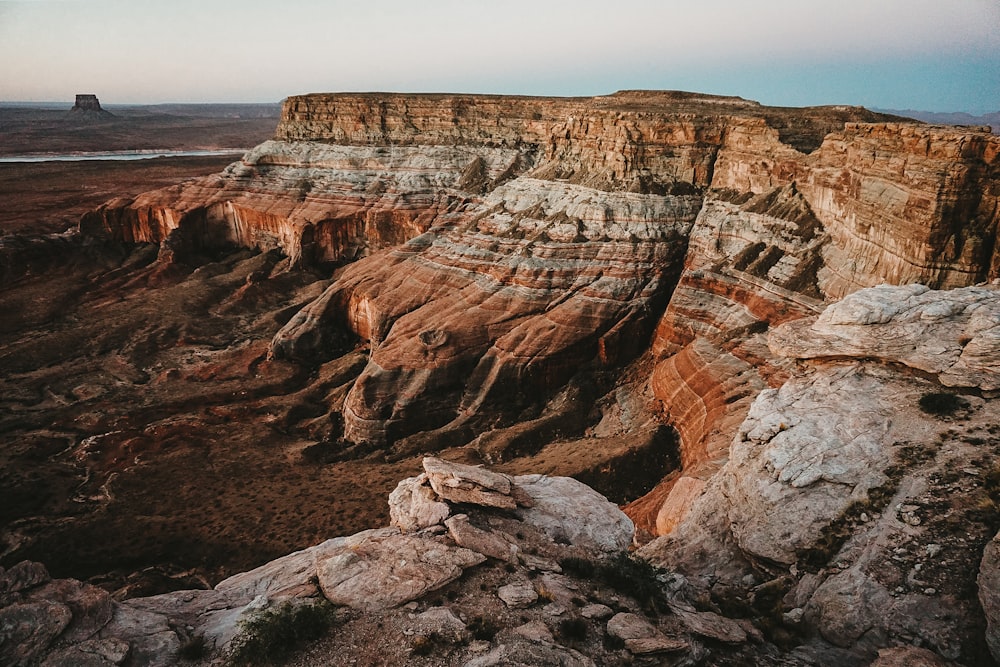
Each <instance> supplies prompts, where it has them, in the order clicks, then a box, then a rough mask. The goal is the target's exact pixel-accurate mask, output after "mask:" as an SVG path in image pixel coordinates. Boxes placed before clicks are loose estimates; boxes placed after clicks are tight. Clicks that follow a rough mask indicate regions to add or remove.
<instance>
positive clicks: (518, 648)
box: [464, 639, 595, 667]
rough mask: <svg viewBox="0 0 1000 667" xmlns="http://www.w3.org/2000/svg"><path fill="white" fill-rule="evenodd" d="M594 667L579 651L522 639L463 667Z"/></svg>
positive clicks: (492, 651)
mask: <svg viewBox="0 0 1000 667" xmlns="http://www.w3.org/2000/svg"><path fill="white" fill-rule="evenodd" d="M540 665H545V666H548V665H552V666H556V665H558V667H595V664H594V661H593V660H591V659H590V658H588V657H587V656H585V655H583V654H582V653H580V652H579V651H576V650H574V649H571V648H565V647H563V646H559V645H555V644H547V643H538V642H533V641H531V640H527V639H522V640H521V641H519V642H509V643H503V644H500V645H499V646H497V647H496V648H494V649H493V650H491V651H490V652H489V653H487V654H486V655H483V656H479V657H477V658H473V659H472V660H469V661H468V662H466V663H465V665H464V667H539V666H540Z"/></svg>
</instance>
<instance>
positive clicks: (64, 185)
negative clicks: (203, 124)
mask: <svg viewBox="0 0 1000 667" xmlns="http://www.w3.org/2000/svg"><path fill="white" fill-rule="evenodd" d="M238 158H239V154H234V155H220V156H208V157H176V158H174V157H169V158H167V157H164V158H151V159H148V160H132V161H127V162H116V161H113V160H108V161H104V160H100V161H93V162H90V161H87V162H35V163H9V164H0V193H3V194H2V196H0V200H2V202H3V211H2V212H0V235H2V234H11V233H12V234H51V233H57V232H62V231H65V230H67V229H69V228H71V227H75V226H76V225H77V223H78V222H79V221H80V216H81V215H83V214H84V213H85V212H87V211H89V210H91V209H93V208H96V207H98V206H100V205H101V204H103V203H104V202H106V201H107V200H109V199H111V198H113V197H118V196H135V195H137V194H139V193H142V192H147V191H149V190H154V189H156V188H162V187H166V186H168V185H174V184H176V183H180V182H181V181H183V180H185V179H188V178H193V177H195V176H205V175H207V174H214V173H216V172H219V171H222V169H224V168H225V166H226V165H227V164H229V163H230V162H233V161H234V160H237V159H238Z"/></svg>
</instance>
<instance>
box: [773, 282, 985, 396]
mask: <svg viewBox="0 0 1000 667" xmlns="http://www.w3.org/2000/svg"><path fill="white" fill-rule="evenodd" d="M998 294H1000V289H998V287H997V286H996V285H984V286H980V287H967V288H963V289H954V290H948V291H946V292H942V291H934V290H929V289H928V288H927V287H925V286H923V285H907V286H905V287H889V286H884V287H873V288H871V289H865V290H861V291H858V292H855V293H854V294H852V295H850V296H848V297H847V298H845V299H844V300H842V301H840V302H838V303H836V304H834V305H832V306H830V307H829V308H827V309H826V310H825V311H823V313H822V314H821V315H820V316H818V317H815V318H807V319H802V320H799V321H797V322H794V323H789V324H788V325H785V326H783V327H780V328H778V329H776V330H775V331H774V332H773V333H772V334H771V338H770V343H771V349H772V350H773V351H774V352H775V353H777V354H780V355H782V356H785V357H795V358H799V359H815V358H821V357H834V356H853V357H861V356H867V357H876V358H878V359H881V360H883V361H885V362H887V363H898V364H904V365H906V366H909V367H910V368H915V369H917V370H920V371H925V372H927V373H933V374H934V375H936V376H937V378H938V381H939V382H940V383H941V384H943V385H944V386H946V387H978V388H981V389H984V390H986V391H993V390H996V389H1000V297H998Z"/></svg>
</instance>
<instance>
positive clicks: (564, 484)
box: [514, 475, 635, 554]
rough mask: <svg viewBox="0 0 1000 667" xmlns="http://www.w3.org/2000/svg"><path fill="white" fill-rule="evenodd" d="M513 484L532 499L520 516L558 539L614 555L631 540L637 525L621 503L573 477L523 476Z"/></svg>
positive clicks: (519, 512) (623, 548)
mask: <svg viewBox="0 0 1000 667" xmlns="http://www.w3.org/2000/svg"><path fill="white" fill-rule="evenodd" d="M514 483H515V484H516V485H517V486H518V487H519V488H520V489H521V490H522V491H523V492H524V493H525V494H526V495H527V496H528V497H529V498H531V501H532V505H533V506H532V507H521V508H519V509H518V510H517V514H518V516H519V517H520V518H521V519H522V520H523V521H525V522H526V523H529V524H531V525H533V526H535V527H537V528H539V529H540V530H542V531H543V532H544V533H545V534H546V535H548V536H549V538H550V539H552V540H553V541H555V542H561V543H564V544H572V545H575V546H579V547H582V548H584V549H588V550H592V551H595V552H600V553H605V554H613V553H618V552H620V551H623V550H625V549H627V548H628V546H629V544H631V543H632V535H633V534H634V532H635V525H634V524H633V523H632V520H631V519H629V518H628V517H627V516H625V513H624V512H622V511H621V510H620V509H618V506H617V505H615V504H614V503H612V502H609V501H608V499H607V498H605V497H604V496H602V495H601V494H600V493H598V492H597V491H594V490H593V489H592V488H590V487H589V486H587V485H586V484H584V483H582V482H578V481H577V480H575V479H572V478H570V477H548V476H546V475H523V476H519V477H515V478H514Z"/></svg>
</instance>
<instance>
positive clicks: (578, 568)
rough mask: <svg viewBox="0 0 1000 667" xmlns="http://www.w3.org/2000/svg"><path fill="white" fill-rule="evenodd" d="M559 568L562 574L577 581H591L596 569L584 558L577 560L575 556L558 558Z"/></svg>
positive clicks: (591, 562)
mask: <svg viewBox="0 0 1000 667" xmlns="http://www.w3.org/2000/svg"><path fill="white" fill-rule="evenodd" d="M559 567H560V568H562V571H563V572H564V573H566V574H568V575H570V576H574V577H576V578H578V579H591V578H593V576H594V574H595V572H596V571H597V567H596V566H595V565H594V563H593V561H589V560H587V559H586V558H577V557H576V556H566V557H565V558H560V559H559Z"/></svg>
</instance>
